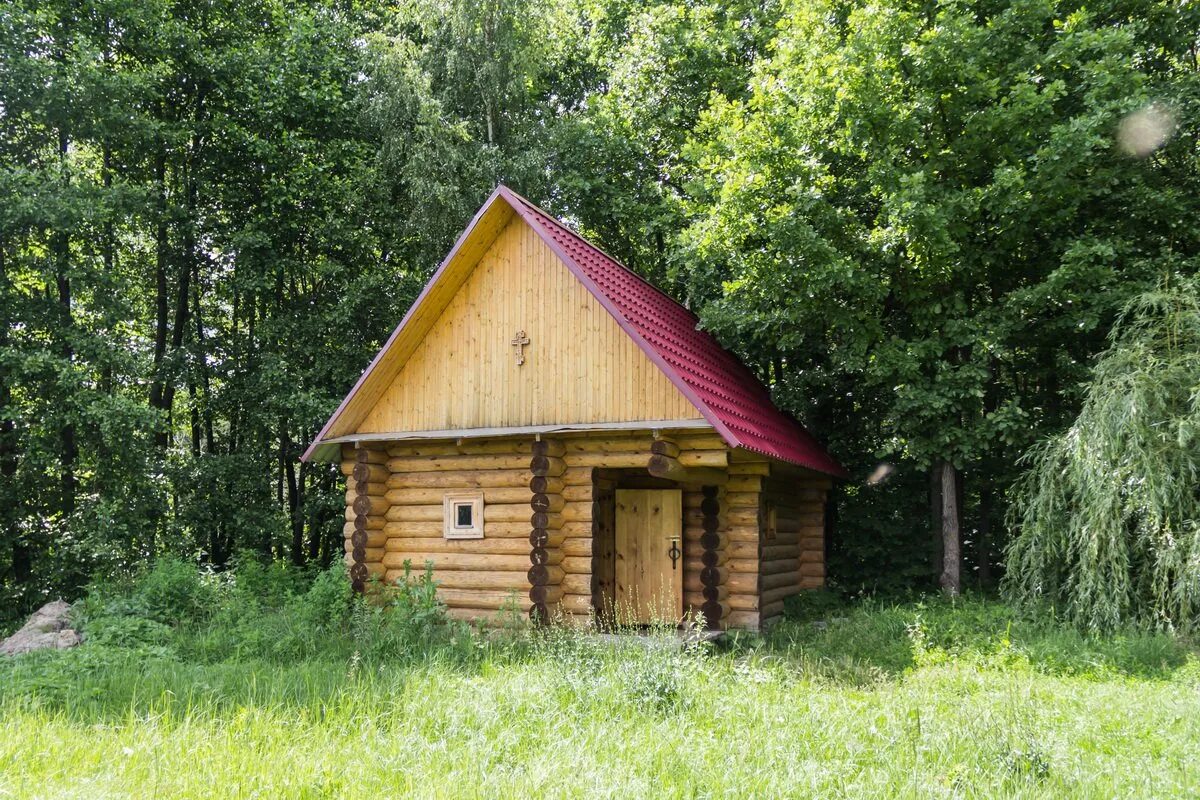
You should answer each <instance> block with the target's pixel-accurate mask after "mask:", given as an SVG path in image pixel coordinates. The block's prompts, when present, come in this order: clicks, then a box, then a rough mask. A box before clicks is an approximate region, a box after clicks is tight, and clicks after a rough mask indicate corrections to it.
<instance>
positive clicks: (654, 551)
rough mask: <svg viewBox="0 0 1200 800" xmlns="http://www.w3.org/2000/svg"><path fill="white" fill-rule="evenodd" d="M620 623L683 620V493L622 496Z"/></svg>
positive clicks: (619, 515)
mask: <svg viewBox="0 0 1200 800" xmlns="http://www.w3.org/2000/svg"><path fill="white" fill-rule="evenodd" d="M616 495H617V497H616V508H617V514H616V517H617V518H616V540H617V563H616V579H617V597H616V603H617V619H618V621H619V622H623V623H636V624H645V623H649V622H678V621H679V620H680V619H682V618H683V494H682V492H680V490H678V489H618V490H617V492H616Z"/></svg>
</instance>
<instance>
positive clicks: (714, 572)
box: [700, 567, 721, 586]
mask: <svg viewBox="0 0 1200 800" xmlns="http://www.w3.org/2000/svg"><path fill="white" fill-rule="evenodd" d="M700 583H701V584H703V585H704V586H720V585H721V569H720V568H719V567H705V568H704V569H702V570H700Z"/></svg>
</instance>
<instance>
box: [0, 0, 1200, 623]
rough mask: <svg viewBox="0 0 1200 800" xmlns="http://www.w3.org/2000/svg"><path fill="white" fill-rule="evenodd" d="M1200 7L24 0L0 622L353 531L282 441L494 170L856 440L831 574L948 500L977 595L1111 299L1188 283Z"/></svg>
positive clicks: (911, 562) (877, 560)
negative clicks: (118, 580) (180, 568)
mask: <svg viewBox="0 0 1200 800" xmlns="http://www.w3.org/2000/svg"><path fill="white" fill-rule="evenodd" d="M1197 30H1200V6H1197V5H1195V4H1188V3H1183V2H1180V3H1173V2H1148V1H1146V0H1099V1H1098V2H1090V3H1083V2H1078V1H1076V2H1065V1H1064V2H1058V1H1052V0H993V1H992V2H945V3H938V2H914V1H912V0H878V2H872V3H869V4H868V3H865V2H857V1H852V2H851V1H845V0H760V2H750V0H733V1H732V2H703V1H702V0H693V1H692V2H634V1H633V0H563V1H562V2H549V0H482V2H471V1H470V0H440V2H439V1H436V0H407V2H393V3H388V2H372V1H371V0H362V1H361V2H309V1H306V0H205V1H196V0H12V1H11V2H8V3H6V4H5V5H4V6H3V7H2V8H0V616H3V617H4V618H5V619H11V618H15V617H16V616H17V615H18V614H21V613H23V612H25V611H27V610H29V609H30V608H31V607H33V606H36V605H38V604H40V603H41V602H43V601H44V599H46V598H47V597H49V596H54V595H64V596H67V597H75V596H78V594H79V593H80V592H81V590H82V588H83V587H84V586H85V585H86V584H87V582H88V581H89V580H90V579H91V578H92V576H94V575H96V574H101V575H106V574H120V573H124V572H129V571H131V570H133V569H136V568H138V567H140V566H141V565H143V564H145V563H147V562H148V561H150V560H152V559H154V558H155V557H157V556H160V555H163V554H174V555H179V556H182V557H184V558H186V559H188V560H191V561H194V562H197V563H199V564H201V565H206V566H211V567H213V568H217V569H221V568H224V567H226V566H227V565H229V564H230V563H231V562H232V561H234V560H235V559H237V558H239V557H243V554H258V555H259V556H262V557H269V558H275V559H286V560H290V561H291V562H293V563H295V564H298V565H303V564H314V565H326V564H329V563H331V562H332V561H334V560H335V559H337V558H340V556H341V551H342V533H341V521H342V506H343V499H342V491H343V489H342V487H341V481H340V476H339V474H338V472H337V469H336V467H333V466H330V465H323V464H303V463H300V462H299V460H298V457H299V455H300V453H301V452H302V451H303V449H304V448H305V446H306V445H307V444H308V443H309V442H310V441H311V439H312V437H313V436H314V435H315V434H316V432H317V430H318V429H319V426H320V424H321V423H322V422H323V421H324V419H325V418H326V417H327V416H328V415H329V413H330V412H331V411H332V410H333V408H334V407H335V406H336V404H337V402H338V401H339V400H340V398H341V396H342V395H343V393H344V392H345V391H346V389H347V388H348V387H349V386H351V385H352V384H353V382H354V380H355V379H356V378H357V376H358V375H359V373H360V372H361V371H362V369H363V368H364V367H365V366H366V364H367V363H368V361H369V360H370V358H371V356H372V355H373V353H374V352H375V350H376V348H377V347H378V346H379V345H380V344H381V342H382V340H383V339H384V338H385V337H386V335H387V334H388V333H389V332H390V331H391V329H392V328H393V326H394V325H395V323H396V321H397V320H399V319H400V317H401V316H402V315H403V313H404V311H405V309H406V308H407V307H408V305H409V304H410V303H411V302H412V301H413V299H414V298H415V297H416V294H417V292H418V291H419V289H420V288H421V286H422V285H423V283H424V282H425V280H426V279H427V278H428V277H429V275H430V274H431V273H432V270H433V269H434V268H435V266H436V265H437V263H438V262H439V260H440V259H441V257H442V256H443V255H444V253H445V252H446V251H447V249H448V248H449V246H450V245H451V243H452V241H453V239H454V237H455V236H456V235H457V233H458V232H459V231H460V230H461V229H462V228H463V227H464V225H465V224H466V223H467V222H468V220H469V219H470V218H471V216H472V214H473V213H474V211H475V209H476V208H477V207H478V206H479V205H480V203H481V202H482V201H483V200H484V198H486V196H487V195H488V194H489V193H490V191H491V190H492V189H493V188H494V186H495V185H496V184H497V183H498V182H504V183H506V184H508V185H510V186H512V187H513V188H515V189H517V190H518V191H520V192H521V193H523V194H525V195H526V196H528V197H530V198H531V199H533V200H534V201H535V202H538V203H540V204H542V205H544V206H545V207H546V208H548V209H549V210H551V211H553V212H554V213H556V214H560V215H562V216H563V217H564V218H565V219H567V220H568V221H569V222H570V223H571V224H573V225H575V226H577V227H578V229H579V230H580V231H581V232H582V233H584V234H585V235H587V236H588V237H590V238H592V239H593V240H594V241H595V242H596V243H597V244H599V245H600V246H601V247H603V248H604V249H606V250H607V251H608V252H610V253H612V254H613V255H614V256H616V257H617V258H618V259H620V260H621V261H622V262H623V263H625V264H626V265H628V266H629V267H631V268H632V269H634V270H636V271H638V272H639V273H641V274H643V275H645V276H647V277H648V278H649V279H651V280H652V281H654V282H655V283H656V284H657V285H659V286H660V287H661V288H663V289H664V290H665V291H667V292H668V293H669V294H671V295H672V296H674V297H676V298H677V299H679V300H680V301H682V302H684V303H685V304H687V305H688V306H689V307H690V308H692V309H693V310H694V311H696V312H697V313H698V314H699V316H700V318H701V320H702V324H703V325H704V327H706V328H707V329H708V330H711V331H712V332H713V333H714V334H715V335H716V336H717V337H718V338H719V339H720V340H721V342H722V343H724V344H725V345H726V346H728V347H729V348H731V349H732V350H733V351H734V352H736V353H737V354H738V355H739V356H740V357H741V358H742V359H743V360H744V361H745V362H746V364H747V365H748V366H749V367H750V368H751V369H752V370H754V371H755V372H756V373H757V374H758V375H759V376H761V377H762V379H763V380H764V381H765V382H766V383H767V384H768V385H769V386H770V387H771V390H772V392H773V394H774V396H775V398H776V400H777V402H778V403H779V404H780V405H781V406H782V407H783V408H785V409H787V410H788V411H790V412H791V413H793V414H795V415H796V417H797V418H798V419H800V420H802V421H803V423H804V424H805V425H806V426H808V427H809V428H810V429H811V430H812V431H813V432H814V433H815V434H816V435H817V436H818V437H820V438H821V439H822V440H824V441H825V442H827V443H828V445H829V447H830V449H831V450H832V452H833V453H834V454H835V455H836V456H837V457H838V458H839V459H840V460H841V461H842V462H843V463H844V464H846V465H847V467H848V468H849V469H850V471H851V473H852V475H853V479H852V480H851V481H849V482H847V483H846V484H845V485H844V486H842V487H841V488H840V489H839V491H838V492H837V495H836V497H835V498H834V500H833V503H832V507H831V518H832V520H833V526H832V536H831V540H830V548H831V552H830V558H829V564H830V580H831V583H832V584H833V585H834V586H835V587H837V588H838V589H840V590H842V591H845V592H848V593H854V592H859V591H873V592H879V591H883V592H892V591H905V590H909V589H913V588H922V587H927V586H932V585H934V584H935V583H936V581H937V580H938V576H939V573H940V572H941V571H942V554H941V548H942V546H943V541H944V538H945V536H944V534H946V532H947V531H948V530H950V528H947V527H946V526H947V525H957V528H956V530H957V535H956V536H955V538H956V539H958V540H961V543H962V546H963V572H962V583H963V584H964V585H965V586H983V587H989V586H992V585H994V584H995V582H996V581H997V580H998V578H999V577H1000V575H1001V573H1002V569H1003V556H1004V549H1005V547H1006V545H1007V543H1008V541H1009V540H1010V537H1011V536H1012V530H1011V528H1012V526H1011V525H1009V524H1008V523H1007V522H1006V520H1007V519H1008V514H1007V511H1008V508H1009V505H1010V502H1011V492H1012V487H1013V486H1014V485H1015V484H1016V483H1017V481H1018V480H1019V478H1020V476H1021V474H1022V470H1023V469H1024V468H1025V465H1024V464H1023V463H1022V462H1021V460H1020V459H1021V456H1022V454H1023V453H1026V452H1027V451H1029V449H1030V448H1031V447H1033V446H1035V445H1036V444H1037V443H1038V442H1040V441H1043V440H1044V439H1045V438H1046V437H1048V436H1052V435H1055V434H1059V433H1061V432H1062V431H1063V430H1065V429H1066V428H1067V426H1068V425H1070V423H1071V421H1072V420H1073V419H1074V418H1075V416H1076V414H1077V413H1078V412H1079V410H1080V407H1081V403H1082V402H1083V399H1084V397H1085V396H1086V392H1087V386H1088V381H1089V379H1090V378H1091V375H1092V370H1093V367H1094V365H1095V363H1096V357H1097V355H1098V354H1099V353H1100V352H1101V351H1102V350H1103V349H1104V348H1105V346H1106V342H1107V337H1108V335H1109V333H1110V331H1111V329H1112V327H1113V325H1114V322H1115V320H1116V319H1117V315H1118V313H1119V312H1120V310H1121V308H1122V307H1123V306H1124V305H1125V304H1126V303H1128V302H1129V301H1130V299H1131V298H1133V297H1135V296H1137V295H1139V294H1140V293H1142V292H1144V291H1146V290H1148V289H1152V288H1154V287H1156V286H1161V285H1163V284H1164V283H1167V284H1169V283H1171V282H1172V281H1177V280H1179V279H1180V278H1187V277H1189V276H1194V275H1195V274H1196V272H1197V265H1198V260H1197V256H1198V253H1200V226H1198V225H1197V224H1196V220H1197V218H1198V215H1197V212H1198V211H1200V191H1198V190H1200V169H1198V166H1200V161H1198V155H1200V113H1198V112H1200V66H1198V61H1197ZM947 488H950V489H951V491H950V492H949V495H948V494H947V491H946V489H947ZM951 495H952V496H951ZM947 499H948V502H946V501H947ZM947 520H949V522H947ZM955 520H959V522H958V523H955V522H954V521H955ZM950 532H951V533H954V531H953V530H951V531H950ZM3 621H5V620H0V622H3Z"/></svg>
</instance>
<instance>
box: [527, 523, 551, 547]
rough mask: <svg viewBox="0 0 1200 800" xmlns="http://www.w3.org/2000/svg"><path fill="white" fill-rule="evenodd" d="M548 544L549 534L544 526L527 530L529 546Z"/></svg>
mask: <svg viewBox="0 0 1200 800" xmlns="http://www.w3.org/2000/svg"><path fill="white" fill-rule="evenodd" d="M548 544H550V534H548V533H546V529H545V528H534V529H533V530H531V531H530V532H529V546H530V547H545V546H546V545H548Z"/></svg>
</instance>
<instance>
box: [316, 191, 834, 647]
mask: <svg viewBox="0 0 1200 800" xmlns="http://www.w3.org/2000/svg"><path fill="white" fill-rule="evenodd" d="M303 457H304V459H306V460H312V461H338V460H340V462H341V466H342V472H343V473H344V474H345V475H346V476H347V481H348V484H349V485H348V487H347V492H346V524H345V535H346V559H347V563H348V564H349V567H350V577H351V580H352V581H353V582H354V585H355V588H356V589H358V590H359V591H361V590H362V589H363V588H364V586H365V583H366V581H367V580H368V579H369V576H372V575H375V576H379V577H380V578H383V579H386V580H389V581H390V580H394V579H396V578H398V577H400V576H402V575H403V574H404V564H405V562H406V561H408V562H410V563H411V565H412V568H413V570H414V571H420V570H421V569H423V568H424V565H425V564H426V562H432V564H433V568H434V569H433V575H434V579H435V580H436V581H437V582H438V584H439V589H438V593H439V595H440V596H441V598H442V600H443V601H444V602H445V603H446V605H447V606H448V607H449V610H450V613H451V614H453V615H454V616H456V617H464V618H484V617H490V616H492V615H494V614H495V613H496V612H497V610H498V609H500V608H502V607H511V604H512V602H513V600H514V599H515V600H516V602H517V603H518V604H519V605H520V607H521V609H522V610H523V611H524V612H527V613H528V614H529V615H530V616H531V617H533V618H534V619H535V620H546V619H551V618H561V619H565V620H567V621H571V622H579V623H583V624H588V623H590V622H591V621H592V620H595V619H603V618H605V615H606V614H612V613H613V611H614V610H615V612H616V614H617V616H618V618H619V619H621V620H623V621H629V622H633V623H640V622H649V621H651V620H652V619H663V618H675V619H682V618H683V616H684V614H685V613H688V612H696V611H699V612H702V613H703V614H704V618H705V621H706V623H707V625H708V626H709V627H710V628H714V629H718V628H735V627H736V628H747V629H758V628H760V627H761V626H763V625H764V624H767V623H769V621H770V620H771V619H772V618H774V617H777V616H778V615H780V614H781V612H782V610H783V602H784V599H785V598H786V597H788V596H789V595H792V594H796V593H797V592H800V591H802V590H805V589H812V588H817V587H820V586H822V585H823V584H824V580H825V542H826V530H825V507H826V496H827V494H828V491H829V489H830V488H831V486H832V481H833V480H834V479H838V478H843V477H845V473H844V471H843V469H842V467H841V466H840V465H839V464H838V463H837V462H836V461H835V460H834V459H833V458H832V457H830V455H829V454H828V453H827V452H826V451H825V449H824V448H823V447H822V446H821V445H820V444H819V443H818V442H817V441H816V440H815V439H814V438H813V437H812V436H811V435H809V434H808V432H806V431H805V430H804V429H803V428H802V427H801V426H800V425H799V424H798V423H797V422H796V421H795V420H793V419H792V418H791V417H789V416H788V415H786V414H784V413H783V412H781V411H780V410H779V409H777V408H776V407H775V405H774V404H773V403H772V401H771V399H770V395H769V393H768V391H767V389H766V387H764V386H763V384H762V383H761V382H759V380H758V379H757V378H755V377H754V375H753V374H752V373H751V372H750V371H749V370H748V369H747V368H746V367H745V366H743V365H742V364H741V362H740V361H738V359H737V358H736V357H735V356H733V355H731V354H730V353H729V352H727V351H726V350H724V349H723V348H722V347H721V346H720V345H719V344H717V342H716V340H715V339H714V338H713V337H712V336H711V335H709V334H708V333H706V332H703V331H700V330H698V329H697V319H696V317H695V315H693V314H692V313H691V312H690V311H688V310H687V309H685V308H684V307H683V306H681V305H679V304H678V303H676V302H675V301H674V300H672V299H671V298H669V297H667V296H666V295H665V294H663V293H662V292H660V291H659V290H657V289H656V288H654V287H653V286H652V285H650V284H649V283H648V282H646V281H645V280H643V279H642V278H640V277H639V276H637V275H636V274H634V273H633V272H631V271H630V270H628V269H626V268H625V267H623V266H621V265H620V264H618V263H617V262H616V261H614V260H613V259H612V258H610V257H608V256H607V255H605V254H604V253H603V252H601V251H600V250H599V249H598V248H596V247H594V246H593V245H591V244H589V243H588V242H587V241H585V240H584V239H583V238H581V237H580V236H578V235H577V234H575V233H573V232H572V231H570V230H569V229H568V228H567V227H566V226H565V225H563V224H562V223H561V222H559V221H558V220H556V219H554V218H553V217H551V216H550V215H549V214H547V213H546V212H545V211H542V210H541V209H540V208H538V207H536V206H534V205H533V204H532V203H530V202H529V201H527V200H525V199H524V198H523V197H521V196H520V195H518V194H516V193H515V192H513V191H511V190H510V189H508V188H507V187H504V186H500V187H498V188H497V189H496V191H495V192H493V193H492V195H491V197H489V198H488V200H487V202H486V203H485V204H484V206H483V207H482V208H481V209H480V210H479V212H478V213H477V214H476V215H475V218H474V220H472V221H471V224H470V226H469V227H468V228H467V229H466V231H465V232H463V234H462V235H461V236H460V237H459V239H458V242H457V243H456V244H455V245H454V248H453V249H452V250H451V251H450V254H449V255H448V256H447V257H446V260H445V261H443V262H442V264H441V266H440V267H439V268H438V270H437V272H436V273H435V274H434V275H433V277H432V278H431V279H430V281H429V283H428V284H427V285H426V286H425V288H424V290H423V291H422V293H421V295H420V296H419V297H418V298H417V300H416V302H415V303H414V304H413V306H412V308H411V309H410V310H409V312H408V313H407V314H406V315H405V317H404V319H403V321H402V322H401V323H400V325H399V327H397V328H396V330H395V332H393V333H392V335H391V338H389V339H388V341H387V343H386V344H385V345H384V346H383V349H382V350H380V351H379V354H378V355H377V356H376V357H375V359H374V361H372V362H371V364H370V366H369V367H368V368H367V370H366V371H365V372H364V373H363V375H362V377H361V378H360V379H359V381H358V383H357V384H356V385H355V386H354V388H353V389H352V390H351V391H350V394H349V395H347V397H346V398H345V400H343V401H342V404H341V405H340V406H339V407H338V409H337V411H336V412H334V414H333V416H332V417H331V418H330V419H329V421H328V422H327V423H326V424H325V427H324V428H323V429H322V430H321V432H320V434H318V436H317V438H316V439H315V440H314V442H313V444H312V445H311V447H309V449H308V451H307V452H306V453H305V454H304V456H303Z"/></svg>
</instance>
